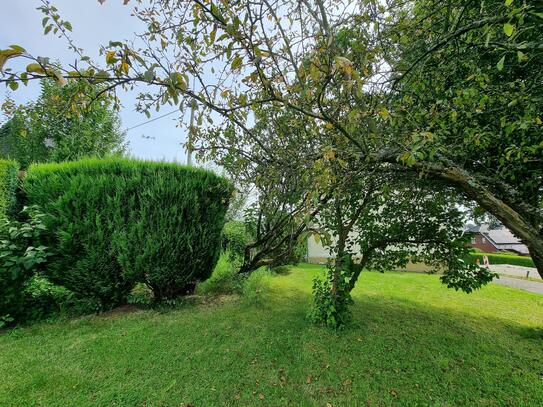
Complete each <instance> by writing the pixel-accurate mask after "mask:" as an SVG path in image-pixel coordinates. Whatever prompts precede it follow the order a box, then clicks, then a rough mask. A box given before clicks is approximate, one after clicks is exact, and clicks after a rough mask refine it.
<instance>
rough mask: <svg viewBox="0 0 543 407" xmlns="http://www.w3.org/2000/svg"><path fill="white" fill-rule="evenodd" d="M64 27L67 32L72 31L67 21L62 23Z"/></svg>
mask: <svg viewBox="0 0 543 407" xmlns="http://www.w3.org/2000/svg"><path fill="white" fill-rule="evenodd" d="M64 27H65V28H66V29H67V30H68V31H72V24H71V23H70V22H69V21H65V22H64Z"/></svg>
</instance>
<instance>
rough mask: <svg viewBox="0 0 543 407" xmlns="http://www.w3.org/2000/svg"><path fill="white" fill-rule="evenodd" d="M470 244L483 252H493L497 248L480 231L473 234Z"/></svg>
mask: <svg viewBox="0 0 543 407" xmlns="http://www.w3.org/2000/svg"><path fill="white" fill-rule="evenodd" d="M470 246H471V247H475V248H477V249H479V250H482V251H483V252H485V253H494V252H497V251H498V249H496V248H495V247H494V245H493V244H492V243H490V242H489V240H488V239H487V238H486V237H484V236H483V235H481V234H480V233H476V234H474V235H473V237H472V239H471V244H470Z"/></svg>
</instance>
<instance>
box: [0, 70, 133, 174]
mask: <svg viewBox="0 0 543 407" xmlns="http://www.w3.org/2000/svg"><path fill="white" fill-rule="evenodd" d="M41 85H42V92H41V94H40V96H39V98H38V100H37V101H36V102H32V103H30V104H28V105H25V106H21V107H19V108H17V109H15V110H14V111H13V112H12V114H11V119H10V120H9V121H8V122H7V123H6V124H5V125H4V126H3V127H2V128H1V129H0V132H1V133H2V141H3V142H2V148H1V150H0V151H2V153H1V155H2V156H4V157H9V158H12V159H15V160H17V161H18V162H19V163H20V164H21V166H22V168H27V167H28V166H29V165H30V164H31V163H36V162H49V161H65V160H76V159H79V158H82V157H85V156H99V157H103V156H105V155H109V154H117V153H122V152H123V151H124V145H123V143H124V133H123V132H122V131H121V129H120V120H119V117H118V116H117V113H116V112H115V111H114V110H113V108H112V102H111V101H110V100H109V99H107V98H106V97H104V96H101V97H97V99H96V100H94V98H95V97H96V96H97V95H99V94H100V92H101V91H102V90H103V87H102V86H100V85H90V84H89V83H86V82H75V81H70V82H68V83H67V84H66V85H65V86H60V85H59V84H58V83H56V82H54V81H52V80H44V81H42V84H41Z"/></svg>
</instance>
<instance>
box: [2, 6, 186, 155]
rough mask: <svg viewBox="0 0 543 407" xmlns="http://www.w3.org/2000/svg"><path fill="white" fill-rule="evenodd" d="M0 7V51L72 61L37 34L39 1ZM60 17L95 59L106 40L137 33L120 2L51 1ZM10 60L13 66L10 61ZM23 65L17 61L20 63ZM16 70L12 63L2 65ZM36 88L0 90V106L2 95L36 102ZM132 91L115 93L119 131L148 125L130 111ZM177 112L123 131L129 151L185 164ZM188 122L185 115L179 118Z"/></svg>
mask: <svg viewBox="0 0 543 407" xmlns="http://www.w3.org/2000/svg"><path fill="white" fill-rule="evenodd" d="M0 3H1V5H2V22H1V24H0V48H1V49H5V48H8V47H9V45H11V44H17V45H21V46H22V47H24V48H25V49H26V50H27V51H28V52H30V53H31V54H32V55H34V56H47V57H50V58H51V60H53V61H54V60H58V61H60V62H61V63H63V64H68V63H71V62H73V61H74V60H75V56H74V54H73V52H72V51H70V50H68V46H67V43H66V40H64V39H59V38H57V37H55V36H53V35H51V34H49V35H48V36H44V35H43V28H42V25H41V20H42V19H43V15H42V13H41V12H40V11H38V10H36V7H38V6H40V5H41V2H40V1H39V0H0ZM52 3H53V4H54V5H55V6H56V7H57V8H58V10H59V13H60V15H61V17H62V18H63V19H65V20H68V21H70V23H72V26H73V32H72V34H73V35H72V37H73V39H74V42H75V44H76V45H77V46H78V47H80V48H83V49H84V50H85V51H86V52H87V54H88V55H90V56H91V57H92V58H93V59H95V60H97V61H101V59H103V58H104V57H103V56H102V57H99V55H98V50H99V47H100V45H102V44H107V43H108V42H109V41H111V40H113V41H114V40H124V39H129V38H131V37H132V36H133V34H134V33H135V32H139V31H142V27H141V24H140V23H139V21H138V20H137V19H136V18H134V17H131V16H130V12H131V10H132V7H131V6H124V5H123V1H122V0H107V1H106V2H105V3H104V4H103V5H100V4H99V3H98V1H97V0H52ZM12 61H13V62H12ZM22 62H23V61H21V63H22ZM8 64H9V65H10V66H12V67H16V66H17V65H16V62H15V60H10V61H8ZM38 93H39V84H38V83H34V84H29V85H28V87H26V88H25V87H24V86H21V87H20V88H19V89H18V90H17V91H16V92H10V91H8V90H7V89H6V88H5V87H2V88H0V104H1V103H2V102H3V101H4V100H5V98H6V97H7V96H8V95H11V97H12V98H13V99H14V100H15V101H16V102H17V103H25V102H28V101H30V100H34V99H36V98H37V96H38ZM136 95H137V91H136V92H130V93H126V92H125V93H123V91H122V90H120V91H119V94H118V96H119V97H120V98H121V101H122V104H123V107H122V108H121V111H120V113H119V115H120V118H121V121H122V126H123V128H124V129H129V128H131V127H134V126H137V125H139V124H141V123H144V122H146V121H148V119H147V117H146V116H144V115H143V114H140V113H138V112H136V111H135V102H136V99H135V96H136ZM172 110H174V108H173V107H165V108H164V110H161V111H160V112H159V113H154V114H153V116H152V117H151V119H153V118H157V117H158V116H162V115H163V114H165V113H168V112H170V111H172ZM179 119H180V114H177V113H174V114H172V115H169V116H167V117H164V118H162V119H159V120H156V121H154V122H152V123H148V124H145V125H143V126H139V127H137V128H135V129H132V130H129V131H128V134H127V141H128V143H129V153H130V154H131V155H132V156H134V157H138V158H145V159H152V160H165V161H177V162H180V163H185V162H186V152H185V150H184V148H183V146H182V143H184V142H185V141H186V131H185V129H183V128H179V127H177V123H178V121H179ZM187 119H188V113H187V114H185V117H184V119H183V120H187Z"/></svg>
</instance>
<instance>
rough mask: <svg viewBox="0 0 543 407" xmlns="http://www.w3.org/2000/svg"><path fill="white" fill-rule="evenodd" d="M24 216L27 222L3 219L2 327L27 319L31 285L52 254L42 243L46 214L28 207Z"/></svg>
mask: <svg viewBox="0 0 543 407" xmlns="http://www.w3.org/2000/svg"><path fill="white" fill-rule="evenodd" d="M23 216H26V217H27V219H26V220H24V221H17V220H10V219H8V218H2V219H0V327H2V326H3V325H8V324H10V323H12V322H16V321H18V320H20V319H21V318H23V316H24V314H25V310H26V306H27V304H26V300H27V295H26V288H27V285H28V283H29V281H30V280H31V279H32V277H33V276H34V275H35V274H36V272H37V271H38V270H40V269H41V268H43V265H44V264H45V262H46V260H47V257H48V256H50V252H49V250H48V248H47V247H46V246H43V245H41V244H40V241H41V238H42V235H43V233H44V232H45V224H44V221H43V218H44V216H45V215H43V214H42V213H41V212H39V210H38V209H37V208H36V207H28V208H24V209H23Z"/></svg>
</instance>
